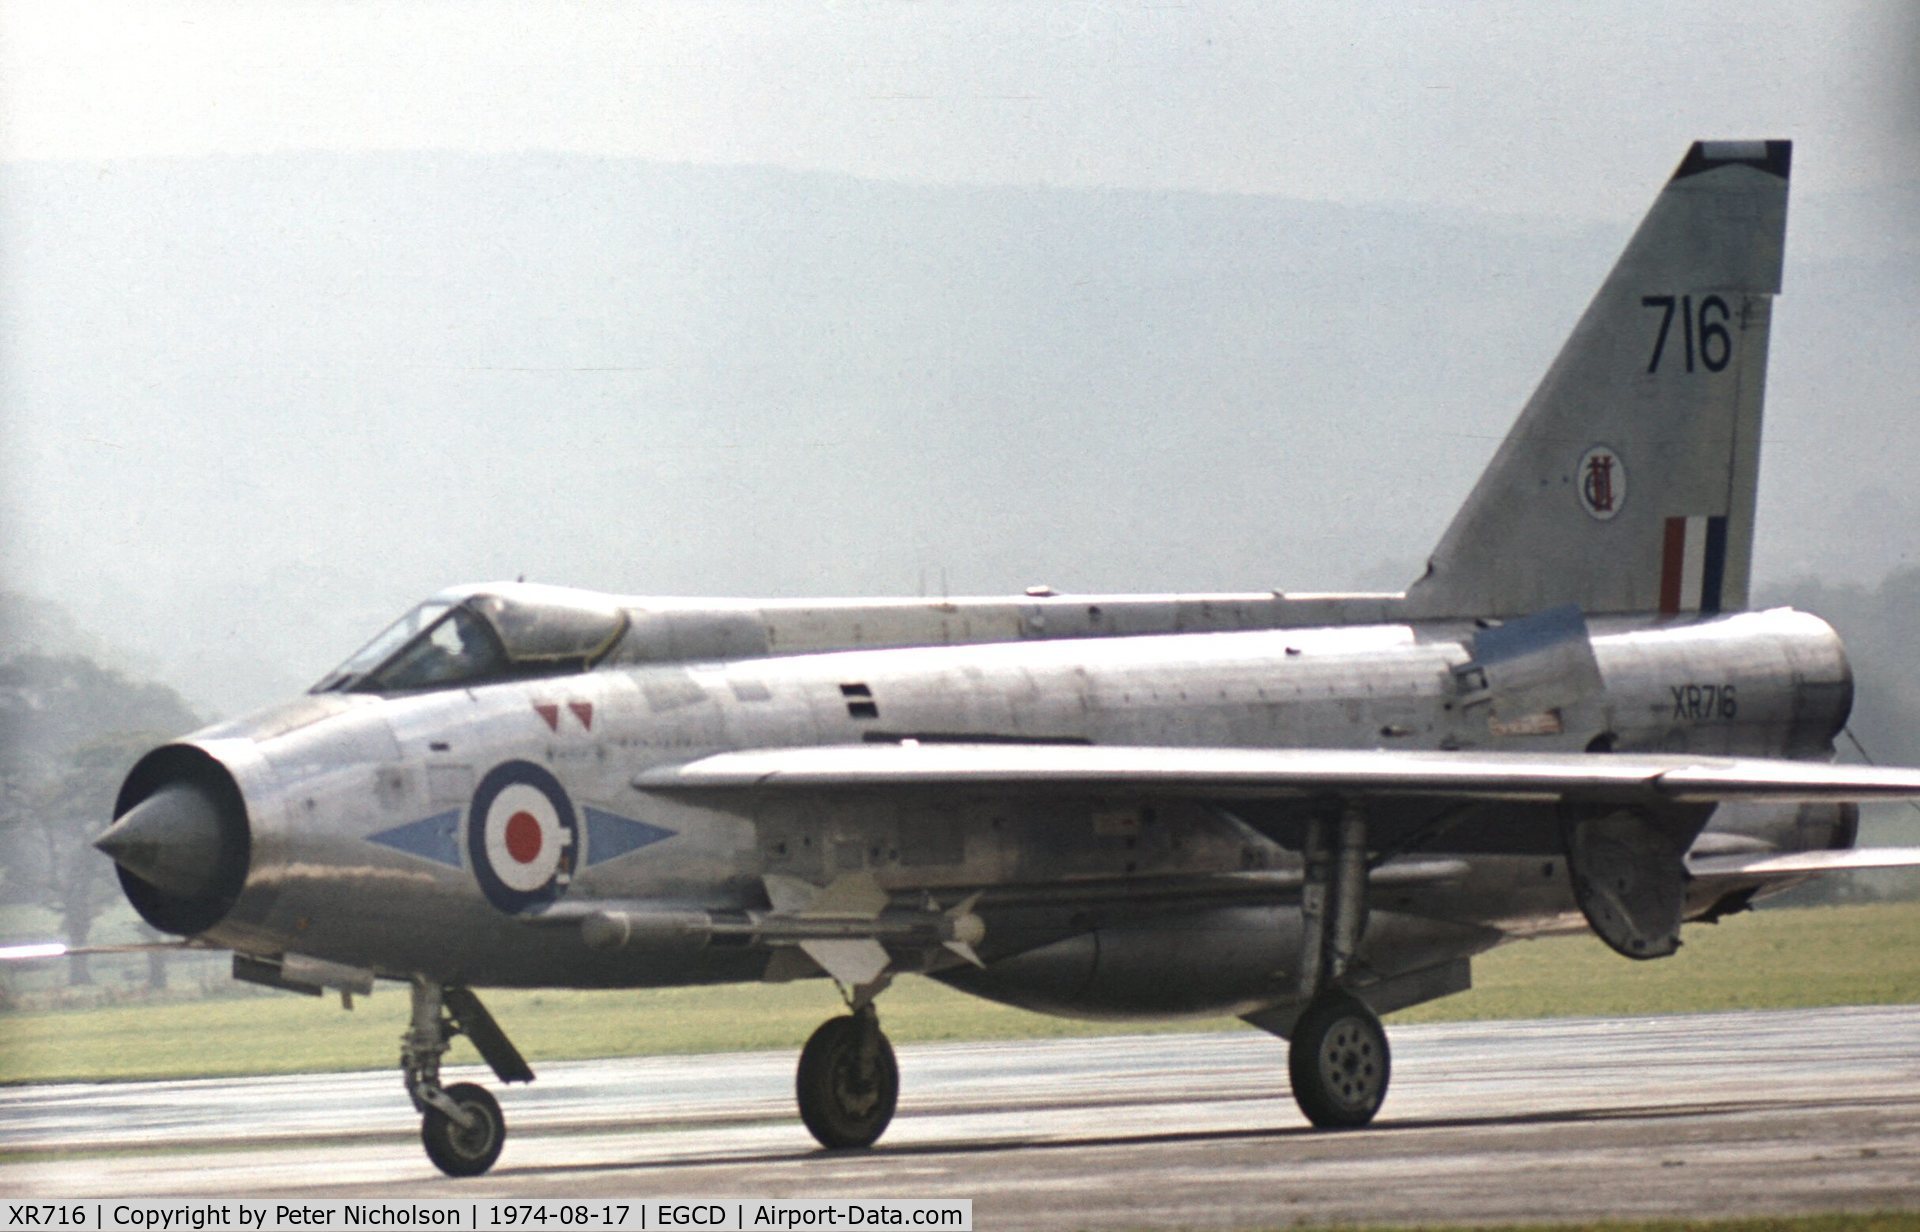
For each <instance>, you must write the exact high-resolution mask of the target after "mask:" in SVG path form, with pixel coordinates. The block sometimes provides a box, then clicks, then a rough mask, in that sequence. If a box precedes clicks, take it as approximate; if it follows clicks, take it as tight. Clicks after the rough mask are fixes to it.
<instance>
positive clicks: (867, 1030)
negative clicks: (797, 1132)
mask: <svg viewBox="0 0 1920 1232" xmlns="http://www.w3.org/2000/svg"><path fill="white" fill-rule="evenodd" d="M875 991H877V990H875ZM850 1000H851V1002H852V1007H853V1012H852V1013H851V1014H848V1015H845V1016H843V1017H840V1018H829V1019H828V1020H827V1021H825V1022H823V1023H821V1024H820V1028H819V1030H817V1031H815V1032H814V1033H813V1035H812V1037H811V1038H809V1039H808V1040H807V1046H806V1047H805V1048H803V1049H801V1050H800V1069H799V1072H798V1073H797V1074H796V1075H795V1076H794V1091H795V1094H796V1095H797V1096H798V1097H799V1101H800V1119H801V1120H802V1121H804V1122H806V1125H807V1129H808V1131H809V1132H811V1133H812V1134H813V1136H814V1138H815V1139H817V1140H818V1141H819V1143H820V1145H821V1146H824V1147H826V1148H827V1149H828V1150H845V1149H848V1148H852V1147H865V1146H872V1145H873V1144H874V1143H875V1142H877V1141H878V1140H879V1138H880V1135H881V1134H883V1133H885V1132H886V1128H887V1123H888V1122H889V1121H891V1120H893V1108H894V1104H895V1103H897V1102H898V1101H899V1098H900V1068H899V1066H898V1065H896V1064H895V1063H894V1059H893V1045H891V1044H889V1043H888V1042H887V1037H886V1035H885V1034H884V1033H883V1032H882V1031H881V1030H880V1017H879V1015H878V1014H876V1013H875V1012H874V1008H873V999H872V995H871V994H868V995H867V996H865V997H864V998H851V999H850Z"/></svg>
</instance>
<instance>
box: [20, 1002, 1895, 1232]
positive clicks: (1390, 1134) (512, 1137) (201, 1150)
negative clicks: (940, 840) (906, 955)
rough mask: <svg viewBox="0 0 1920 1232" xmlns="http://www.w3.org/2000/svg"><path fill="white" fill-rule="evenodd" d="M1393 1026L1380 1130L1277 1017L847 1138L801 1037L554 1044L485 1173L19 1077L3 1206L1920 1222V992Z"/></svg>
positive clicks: (1041, 1055)
mask: <svg viewBox="0 0 1920 1232" xmlns="http://www.w3.org/2000/svg"><path fill="white" fill-rule="evenodd" d="M1393 1041H1394V1076H1393V1084H1392V1089H1391V1091H1390V1093H1389V1095H1388V1098H1387V1103H1386V1107H1385V1108H1384V1109H1383V1111H1382V1113H1381V1115H1380V1119H1379V1120H1378V1121H1377V1122H1376V1123H1375V1125H1374V1126H1372V1127H1370V1128H1368V1129H1366V1130H1363V1131H1358V1132H1351V1133H1345V1134H1325V1133H1318V1132H1314V1131H1312V1130H1310V1129H1309V1128H1308V1127H1307V1125H1306V1122H1305V1121H1304V1120H1303V1119H1302V1118H1301V1117H1300V1115H1299V1113H1298V1111H1297V1110H1296V1109H1295V1108H1294V1106H1293V1102H1292V1099H1291V1098H1290V1097H1289V1095H1288V1093H1287V1084H1286V1072H1285V1070H1286V1049H1285V1046H1284V1044H1282V1043H1281V1042H1280V1041H1278V1040H1275V1039H1272V1038H1270V1037H1267V1036H1263V1035H1260V1034H1257V1033H1252V1032H1247V1033H1228V1034H1218V1035H1177V1036H1131V1037H1115V1038H1105V1039H1094V1040H1061V1041H1044V1042H1032V1043H1017V1044H1005V1043H996V1044H983V1045H924V1046H916V1047H903V1048H900V1049H899V1060H900V1069H901V1075H902V1093H901V1098H900V1110H899V1114H898V1116H897V1117H896V1119H895V1120H894V1122H893V1125H892V1127H891V1128H890V1129H889V1130H888V1132H887V1136H886V1137H885V1138H884V1139H883V1140H882V1142H881V1144H880V1146H879V1147H878V1148H877V1149H875V1150H873V1151H870V1152H865V1153H848V1154H830V1153H826V1152H822V1151H819V1150H816V1149H815V1148H814V1147H813V1143H812V1139H811V1138H809V1137H808V1136H807V1133H806V1131H805V1130H804V1129H803V1128H802V1127H801V1126H800V1123H799V1120H798V1118H797V1116H796V1114H795V1113H794V1111H793V1108H792V1103H791V1099H792V1096H791V1089H792V1077H793V1065H794V1058H793V1056H792V1055H789V1054H786V1053H777V1054H776V1053H755V1054H746V1055H734V1056H715V1057H664V1058H647V1059H640V1060H626V1061H594V1062H576V1063H559V1064H551V1065H546V1066H542V1065H540V1064H539V1062H538V1061H537V1060H536V1061H535V1069H536V1071H537V1072H538V1073H539V1080H538V1081H537V1082H535V1083H534V1084H533V1085H532V1086H530V1087H515V1088H511V1089H508V1090H504V1091H502V1090H500V1089H499V1088H498V1087H497V1086H496V1087H495V1090H496V1093H497V1094H500V1096H501V1102H502V1105H503V1106H504V1108H505V1110H506V1114H507V1118H508V1126H509V1137H508V1141H507V1145H506V1151H505V1153H504V1155H503V1156H502V1158H501V1161H500V1164H499V1165H498V1166H497V1167H496V1168H495V1170H494V1171H493V1172H492V1173H491V1174H490V1175H489V1176H487V1177H485V1178H483V1179H482V1180H480V1181H478V1182H454V1181H449V1180H446V1179H445V1178H442V1177H441V1176H440V1175H439V1174H438V1173H437V1172H435V1171H434V1170H433V1169H432V1167H431V1165H429V1164H428V1163H427V1161H426V1159H425V1158H424V1157H423V1156H422V1154H421V1153H420V1150H419V1144H418V1136H417V1121H416V1120H415V1118H414V1116H413V1113H412V1110H411V1108H410V1107H409V1106H408V1104H407V1101H406V1097H405V1095H404V1094H403V1092H402V1091H401V1087H400V1080H399V1076H398V1074H397V1073H377V1074H335V1075H321V1076H311V1077H298V1078H273V1079H248V1080H215V1081H200V1082H162V1083H139V1084H124V1085H112V1086H104V1085H102V1086H88V1085H56V1086H39V1087H16V1088H12V1089H8V1090H4V1091H0V1136H3V1138H4V1143H5V1146H6V1150H7V1158H6V1162H4V1163H0V1193H5V1194H7V1195H9V1196H14V1197H23V1196H34V1197H112V1196H141V1197H165V1196H200V1195H209V1196H217V1195H226V1196H261V1197H267V1196H288V1197H332V1198H340V1197H349V1196H357V1195H369V1194H385V1195H392V1196H410V1197H422V1196H429V1195H434V1196H460V1197H466V1196H474V1195H476V1194H482V1193H484V1194H488V1195H498V1196H502V1197H513V1198H523V1197H533V1196H548V1197H591V1196H605V1197H665V1196H687V1197H709V1196H714V1197H717V1196H742V1197H759V1196H769V1197H772V1196H809V1197H839V1198H846V1197H963V1198H972V1199H973V1200H974V1212H975V1225H976V1226H977V1227H980V1228H983V1229H996V1228H1037V1229H1056V1228H1058V1229H1067V1228H1107V1227H1112V1228H1123V1227H1124V1228H1163V1227H1164V1228H1171V1227H1230V1226H1238V1227H1245V1226H1262V1225H1265V1226H1277V1225H1282V1224H1290V1223H1297V1222H1313V1223H1328V1222H1343V1223H1351V1222H1363V1223H1373V1222H1413V1221H1466V1220H1473V1221H1517V1220H1540V1219H1579V1218H1597V1217H1601V1216H1610V1217H1625V1218H1635V1217H1652V1216H1675V1217H1700V1216H1724V1215H1733V1214H1763V1213H1787V1212H1802V1211H1837V1210H1850V1211H1867V1210H1878V1209H1920V1007H1909V1006H1902V1007H1889V1008H1873V1009H1823V1010H1805V1011H1785V1012H1769V1013H1738V1014H1713V1015H1693V1016H1682V1017H1666V1018H1641V1019H1609V1020H1599V1019H1583V1020H1564V1021H1550V1022H1507V1023H1473V1024H1455V1025H1445V1026H1415V1027H1403V1028H1398V1029H1396V1030H1394V1031H1393ZM453 1076H454V1077H467V1078H470V1079H472V1080H482V1078H483V1075H481V1074H478V1073H463V1074H460V1075H453ZM484 1080H485V1081H487V1082H488V1083H489V1085H493V1084H492V1079H491V1077H490V1076H484Z"/></svg>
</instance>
